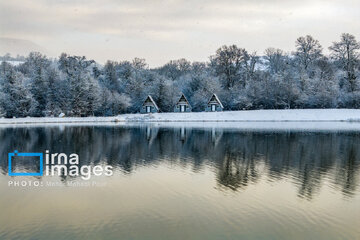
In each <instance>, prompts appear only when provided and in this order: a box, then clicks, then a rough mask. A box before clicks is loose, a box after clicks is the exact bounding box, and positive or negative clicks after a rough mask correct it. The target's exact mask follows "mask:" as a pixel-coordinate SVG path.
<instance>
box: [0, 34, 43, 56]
mask: <svg viewBox="0 0 360 240" xmlns="http://www.w3.org/2000/svg"><path fill="white" fill-rule="evenodd" d="M30 52H41V53H43V54H45V55H50V54H49V51H47V50H46V49H45V48H43V47H41V46H39V45H38V44H36V43H34V42H31V41H28V40H23V39H16V38H0V56H3V55H5V54H6V53H10V54H11V56H13V57H15V56H16V55H22V56H27V55H28V54H29V53H30Z"/></svg>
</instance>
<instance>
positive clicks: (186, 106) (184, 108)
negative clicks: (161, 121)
mask: <svg viewBox="0 0 360 240" xmlns="http://www.w3.org/2000/svg"><path fill="white" fill-rule="evenodd" d="M174 112H191V106H190V103H189V101H188V100H187V99H186V97H185V95H184V94H181V97H180V98H179V101H178V102H177V103H176V105H175V107H174Z"/></svg>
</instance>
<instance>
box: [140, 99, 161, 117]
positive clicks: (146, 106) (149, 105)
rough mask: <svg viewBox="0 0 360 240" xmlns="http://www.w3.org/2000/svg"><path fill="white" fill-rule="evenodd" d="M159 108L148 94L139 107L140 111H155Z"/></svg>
mask: <svg viewBox="0 0 360 240" xmlns="http://www.w3.org/2000/svg"><path fill="white" fill-rule="evenodd" d="M157 112H159V108H158V106H157V105H156V103H155V101H154V99H153V98H152V97H151V96H150V95H149V96H147V98H146V100H145V101H144V103H143V105H142V106H141V108H140V113H157Z"/></svg>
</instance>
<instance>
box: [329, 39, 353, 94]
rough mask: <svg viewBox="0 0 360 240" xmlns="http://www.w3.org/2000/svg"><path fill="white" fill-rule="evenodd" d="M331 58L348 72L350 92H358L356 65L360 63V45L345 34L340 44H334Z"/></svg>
mask: <svg viewBox="0 0 360 240" xmlns="http://www.w3.org/2000/svg"><path fill="white" fill-rule="evenodd" d="M329 49H330V51H331V57H332V58H333V59H334V60H335V61H337V62H338V64H339V65H340V67H341V68H342V69H343V70H344V71H345V72H346V79H347V81H348V83H349V85H350V91H351V92H353V91H355V90H356V80H357V75H356V65H357V64H358V63H359V49H360V43H359V42H357V41H356V39H355V37H354V36H353V35H351V34H349V33H343V34H342V35H341V39H340V41H339V42H334V43H333V45H332V46H331V47H329Z"/></svg>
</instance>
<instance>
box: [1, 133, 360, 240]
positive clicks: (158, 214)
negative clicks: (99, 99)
mask: <svg viewBox="0 0 360 240" xmlns="http://www.w3.org/2000/svg"><path fill="white" fill-rule="evenodd" d="M0 140H1V145H0V157H1V166H0V167H1V169H0V239H1V240H3V239H46V240H48V239H54V240H56V239H327V240H328V239H360V190H359V189H360V186H359V185H360V176H359V174H360V133H359V132H324V131H322V132H292V131H280V132H269V131H263V132H260V131H257V132H256V131H255V132H254V131H244V130H242V131H241V130H225V129H221V128H213V129H211V128H210V129H196V128H157V127H151V126H132V127H130V126H129V127H124V126H105V127H101V126H92V127H74V126H73V127H72V126H62V127H50V126H49V127H28V128H25V127H16V128H0ZM15 149H18V150H19V151H21V152H45V150H46V149H48V150H50V151H51V152H65V153H77V154H78V155H79V156H80V163H81V164H86V165H89V164H92V165H94V164H102V165H105V164H109V165H111V166H113V167H114V175H113V176H110V177H105V176H101V177H97V176H93V177H92V178H91V180H89V181H85V180H82V179H81V178H74V177H66V176H60V177H9V176H8V175H7V167H8V166H7V164H8V163H7V153H8V152H12V151H13V150H15ZM37 167H38V166H34V164H29V163H27V162H24V163H23V164H19V163H17V168H20V169H22V171H28V172H31V171H33V170H34V168H37ZM35 170H36V169H35ZM21 180H30V181H41V182H43V183H46V182H54V183H59V185H57V186H43V187H35V186H25V187H9V186H8V184H9V181H21ZM89 182H91V185H90V186H88V185H86V184H87V183H89ZM71 183H77V184H78V185H76V186H74V185H72V186H70V185H71ZM69 184H70V185H69ZM81 184H83V185H82V186H80V185H81ZM93 184H94V185H95V186H92V185H93Z"/></svg>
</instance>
